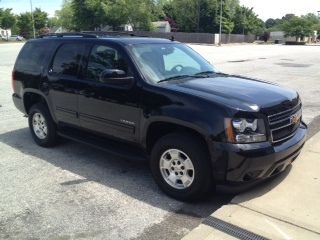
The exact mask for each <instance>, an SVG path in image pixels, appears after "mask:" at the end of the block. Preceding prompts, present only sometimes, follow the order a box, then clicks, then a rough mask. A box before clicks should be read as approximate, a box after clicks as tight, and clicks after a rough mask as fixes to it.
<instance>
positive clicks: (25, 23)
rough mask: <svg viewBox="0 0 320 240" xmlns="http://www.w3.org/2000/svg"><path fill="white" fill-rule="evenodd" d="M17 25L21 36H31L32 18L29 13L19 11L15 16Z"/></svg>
mask: <svg viewBox="0 0 320 240" xmlns="http://www.w3.org/2000/svg"><path fill="white" fill-rule="evenodd" d="M17 26H18V29H19V35H21V36H23V37H24V38H27V39H28V38H30V37H31V36H32V19H31V14H30V13H28V12H26V13H21V14H20V15H19V16H18V17H17Z"/></svg>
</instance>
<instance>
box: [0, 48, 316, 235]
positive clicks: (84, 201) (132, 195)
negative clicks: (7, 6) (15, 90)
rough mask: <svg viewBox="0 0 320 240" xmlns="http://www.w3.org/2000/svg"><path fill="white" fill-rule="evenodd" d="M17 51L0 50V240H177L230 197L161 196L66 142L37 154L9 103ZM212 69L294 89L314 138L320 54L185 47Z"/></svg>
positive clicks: (131, 174) (136, 174) (109, 159)
mask: <svg viewBox="0 0 320 240" xmlns="http://www.w3.org/2000/svg"><path fill="white" fill-rule="evenodd" d="M21 47H22V44H20V43H14V44H13V43H12V44H1V45H0V53H1V59H0V74H1V81H0V173H1V174H0V239H3V238H8V239H180V238H182V237H183V236H185V235H186V234H187V233H188V232H189V231H191V230H192V229H193V228H194V227H196V226H197V225H198V224H199V223H200V222H201V221H202V219H204V218H205V217H207V216H209V215H210V214H211V213H212V212H214V211H215V210H216V209H218V208H219V207H221V206H222V205H224V204H227V203H228V202H229V201H230V200H231V198H232V197H233V195H232V194H231V195H230V194H225V193H221V192H219V193H218V194H216V195H215V196H214V195H213V196H210V197H208V199H207V200H206V201H203V202H199V203H188V204H187V203H182V202H178V201H176V200H173V199H171V198H169V197H167V196H166V195H164V194H163V193H162V192H160V190H159V189H158V188H157V186H156V185H155V183H154V182H153V180H152V178H151V174H150V172H149V170H148V166H147V164H144V163H136V162H130V161H125V160H123V159H120V158H116V157H113V156H109V155H106V154H105V153H104V152H102V151H98V150H96V149H93V148H91V147H87V146H84V145H81V144H78V143H74V142H70V141H64V142H63V144H60V145H59V146H57V147H55V148H52V149H44V148H40V147H38V146H36V145H35V144H34V143H33V140H32V139H31V135H30V134H29V130H28V128H27V119H26V118H23V117H22V114H21V113H20V112H18V110H16V109H15V108H14V106H13V103H12V100H11V91H12V90H11V81H10V79H11V70H12V67H13V64H14V61H15V58H16V56H17V54H18V52H19V50H20V48H21ZM191 47H192V48H194V49H195V50H197V51H198V52H199V53H201V54H202V55H203V56H205V57H206V58H207V59H208V60H209V61H210V62H211V63H213V64H214V65H215V66H216V67H217V68H218V69H220V70H221V71H223V72H227V73H236V74H241V75H246V76H252V77H256V78H260V79H265V80H268V81H272V82H275V83H278V84H280V85H283V86H286V87H290V88H293V89H296V90H297V91H298V92H299V93H300V95H301V98H302V101H303V113H304V120H305V121H306V122H307V124H309V125H310V126H311V131H310V134H314V133H316V132H317V131H319V130H320V117H319V116H320V83H319V81H320V66H319V62H320V47H319V46H282V45H230V46H223V47H214V46H206V45H191Z"/></svg>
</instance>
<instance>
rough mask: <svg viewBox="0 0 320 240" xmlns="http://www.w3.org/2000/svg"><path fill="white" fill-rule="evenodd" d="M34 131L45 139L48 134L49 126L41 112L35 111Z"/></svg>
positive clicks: (38, 136)
mask: <svg viewBox="0 0 320 240" xmlns="http://www.w3.org/2000/svg"><path fill="white" fill-rule="evenodd" d="M32 127H33V132H34V134H35V135H36V136H37V138H39V139H45V138H46V137H47V135H48V126H47V123H46V120H45V118H44V117H43V115H42V114H41V113H35V114H33V117H32Z"/></svg>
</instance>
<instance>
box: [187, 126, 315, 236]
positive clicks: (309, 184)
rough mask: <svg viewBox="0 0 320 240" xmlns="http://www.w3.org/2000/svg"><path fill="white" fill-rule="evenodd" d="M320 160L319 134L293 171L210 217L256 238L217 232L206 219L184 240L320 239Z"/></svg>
mask: <svg viewBox="0 0 320 240" xmlns="http://www.w3.org/2000/svg"><path fill="white" fill-rule="evenodd" d="M319 159H320V132H318V133H317V134H315V135H314V136H313V137H311V138H310V139H309V140H308V141H307V143H306V145H305V147H304V149H303V151H302V153H301V154H300V156H299V158H298V159H297V161H295V162H294V163H293V165H294V166H293V167H292V169H291V170H289V171H288V172H287V173H284V174H282V175H280V176H279V177H277V178H275V179H273V180H272V181H270V182H267V183H265V184H262V185H261V186H258V187H256V188H254V189H252V190H250V191H248V192H245V193H242V194H239V195H237V196H236V197H234V198H233V199H232V200H231V202H230V203H229V204H228V205H224V206H223V207H221V208H220V209H218V210H217V211H215V212H214V213H212V214H211V216H209V218H212V219H218V220H221V221H223V222H225V223H227V224H232V225H234V226H235V228H237V227H238V228H240V231H241V229H243V230H247V231H249V232H252V233H253V234H256V236H255V237H252V238H250V237H248V238H244V237H241V235H240V237H239V235H237V234H235V233H233V232H232V231H230V230H228V229H227V230H223V229H222V230H221V229H220V230H218V229H217V227H211V226H209V225H210V224H209V225H208V220H207V219H206V220H204V221H203V222H202V224H200V225H199V226H198V227H197V228H195V229H194V230H192V231H191V232H190V233H189V234H188V235H187V236H185V237H184V238H183V240H200V239H205V240H213V239H215V240H216V239H286V240H287V239H320V200H319V199H320V177H319V172H320V164H319ZM242 236H243V235H242ZM244 236H245V235H244Z"/></svg>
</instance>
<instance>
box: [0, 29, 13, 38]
mask: <svg viewBox="0 0 320 240" xmlns="http://www.w3.org/2000/svg"><path fill="white" fill-rule="evenodd" d="M0 35H1V36H0V37H1V38H4V39H7V38H9V37H11V29H2V28H0Z"/></svg>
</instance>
